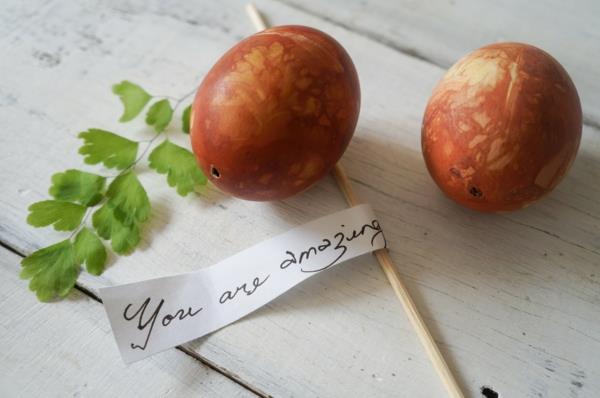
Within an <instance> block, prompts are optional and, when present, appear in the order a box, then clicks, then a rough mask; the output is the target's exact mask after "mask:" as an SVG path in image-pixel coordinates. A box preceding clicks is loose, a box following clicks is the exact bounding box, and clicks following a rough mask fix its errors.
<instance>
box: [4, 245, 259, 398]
mask: <svg viewBox="0 0 600 398" xmlns="http://www.w3.org/2000/svg"><path fill="white" fill-rule="evenodd" d="M20 260H21V257H19V256H17V255H15V254H14V253H11V252H9V251H8V250H6V249H5V248H2V247H0V281H1V282H0V283H1V287H2V288H1V289H0V315H1V317H2V322H1V324H0V329H1V330H2V332H1V333H0V396H3V397H65V396H73V397H92V396H93V397H115V396H143V397H167V396H182V395H186V394H194V395H206V396H210V397H255V396H256V395H254V394H252V393H251V392H250V391H248V390H246V389H244V388H242V387H241V386H240V385H238V384H236V383H234V382H233V381H231V380H229V379H228V378H226V377H225V376H223V375H221V374H219V373H217V372H215V371H214V370H212V369H210V368H208V367H206V366H205V365H203V364H201V363H200V362H198V361H197V360H195V359H193V358H191V357H189V356H187V355H186V354H184V353H182V352H181V351H176V350H170V351H167V352H164V353H161V354H158V355H156V356H154V357H152V358H151V359H150V360H148V361H143V362H137V363H135V364H133V365H129V366H126V365H125V364H124V363H123V362H122V361H121V359H120V357H119V353H118V352H117V351H116V350H115V343H114V338H113V336H112V333H111V331H110V326H109V324H108V321H107V319H106V315H105V313H104V309H103V308H102V305H101V304H100V303H98V302H96V301H94V300H92V299H90V298H89V297H87V296H85V295H83V294H82V293H80V292H78V291H75V292H73V294H71V295H70V296H69V298H68V299H66V300H64V301H61V302H60V303H52V304H42V303H39V302H38V301H37V300H36V298H35V296H34V295H32V294H31V293H30V292H29V291H27V289H26V288H25V286H24V285H25V283H24V282H23V281H22V280H20V279H19V277H18V270H19V265H18V264H19V261H20Z"/></svg>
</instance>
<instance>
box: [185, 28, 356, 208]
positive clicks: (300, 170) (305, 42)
mask: <svg viewBox="0 0 600 398" xmlns="http://www.w3.org/2000/svg"><path fill="white" fill-rule="evenodd" d="M359 109H360V88H359V82H358V76H357V73H356V69H355V67H354V65H353V63H352V60H351V59H350V56H349V55H348V54H347V53H346V51H345V50H344V49H343V48H342V46H341V45H340V44H339V43H338V42H336V41H335V40H334V39H333V38H332V37H330V36H329V35H327V34H325V33H323V32H321V31H318V30H316V29H312V28H309V27H305V26H279V27H274V28H271V29H267V30H264V31H262V32H259V33H257V34H254V35H252V36H250V37H248V38H246V39H244V40H242V41H241V42H239V43H238V44H237V45H236V46H234V47H233V48H232V49H230V50H229V51H228V52H227V53H226V54H225V55H223V57H222V58H221V59H219V61H218V62H217V63H216V64H215V65H214V66H213V67H212V69H211V70H210V71H209V72H208V74H207V75H206V77H205V78H204V80H203V82H202V84H201V85H200V87H199V89H198V92H197V95H196V98H195V100H194V104H193V107H192V116H191V141H192V148H193V151H194V153H195V155H196V157H197V159H198V162H199V164H200V166H201V168H202V169H203V170H204V172H205V174H206V175H207V176H208V178H209V179H210V180H211V181H212V182H213V183H214V184H215V185H217V186H218V187H219V188H220V189H221V190H223V191H225V192H228V193H230V194H231V195H233V196H236V197H239V198H243V199H249V200H278V199H284V198H287V197H289V196H292V195H294V194H297V193H299V192H301V191H303V190H305V189H307V188H308V187H310V186H311V185H312V184H314V183H315V182H316V181H318V180H319V179H321V178H322V177H323V176H325V175H326V174H327V172H329V171H330V170H331V168H332V167H333V166H334V165H335V163H336V162H337V161H338V160H339V159H340V157H341V156H342V154H343V153H344V150H345V149H346V147H347V145H348V143H349V142H350V139H351V138H352V135H353V133H354V129H355V127H356V122H357V119H358V114H359Z"/></svg>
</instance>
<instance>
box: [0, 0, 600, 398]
mask: <svg viewBox="0 0 600 398" xmlns="http://www.w3.org/2000/svg"><path fill="white" fill-rule="evenodd" d="M243 6H244V3H243V2H241V1H238V2H219V3H216V2H214V3H212V2H210V3H209V2H206V3H199V4H195V3H194V4H192V3H188V2H183V1H181V2H173V3H169V6H168V7H167V6H165V5H161V3H160V2H139V1H130V2H125V3H122V2H114V3H108V5H107V3H102V4H98V3H85V5H83V4H81V5H77V4H75V3H72V4H65V3H62V2H59V1H49V2H47V3H33V4H27V3H20V2H18V3H17V2H14V4H13V5H10V3H8V4H7V3H3V5H2V7H3V8H4V12H2V13H0V15H1V18H2V23H0V26H2V29H3V32H2V33H3V35H2V38H1V39H0V49H1V50H2V51H3V57H4V58H3V62H2V63H0V73H1V75H2V76H4V78H3V80H2V82H1V84H0V104H1V106H0V119H1V120H3V122H4V132H3V133H2V134H1V135H0V159H2V168H1V170H0V192H2V195H1V196H0V239H1V240H2V241H3V242H5V243H6V244H8V245H11V246H12V247H15V248H17V249H18V250H20V251H22V252H24V253H30V252H31V251H32V250H34V249H35V248H38V247H40V246H42V245H45V244H48V243H51V242H54V241H56V240H57V239H59V237H62V236H63V235H62V234H58V233H55V232H52V231H50V230H48V229H32V228H31V227H29V226H27V225H26V224H25V221H24V220H25V217H26V214H27V211H26V209H27V206H28V205H29V204H30V203H32V202H34V201H37V200H40V199H42V198H45V197H46V196H47V194H46V190H47V187H48V185H49V179H50V176H51V175H52V174H53V173H54V172H56V171H62V170H64V169H67V168H72V167H82V166H81V165H82V161H81V159H80V158H79V157H78V155H77V154H76V152H77V148H78V147H79V145H80V142H78V140H77V139H76V138H75V137H76V133H77V132H79V131H81V130H83V129H86V128H88V127H100V128H105V129H112V130H114V131H115V132H119V133H124V134H127V135H130V136H132V137H137V138H148V137H150V134H151V132H150V131H149V130H147V129H145V128H144V127H143V126H142V124H141V123H140V122H133V123H131V124H124V125H122V124H118V123H117V122H116V120H117V118H118V116H119V114H120V104H119V102H118V99H117V98H116V97H114V96H112V95H111V94H110V90H109V87H110V85H111V84H113V83H115V82H117V81H119V80H121V79H124V78H127V79H130V80H132V81H136V82H139V83H140V84H142V85H143V86H144V87H146V88H147V89H148V90H149V91H150V92H153V93H156V94H169V95H173V96H179V95H182V94H184V93H186V92H188V91H189V88H190V86H193V85H196V84H197V83H198V82H199V79H200V78H201V76H202V75H203V74H204V73H205V72H206V71H207V70H208V69H209V68H210V66H212V64H213V63H214V62H215V61H216V60H217V59H218V57H219V56H220V55H221V54H222V53H223V52H224V51H225V50H227V49H228V48H229V47H230V46H232V45H233V44H235V42H236V41H238V40H239V39H240V38H241V37H243V36H245V35H248V34H250V33H251V32H252V31H253V28H252V26H251V24H250V22H249V21H248V20H247V17H246V15H245V13H244V11H243ZM258 6H259V8H260V9H261V10H262V11H263V12H264V13H265V14H266V16H267V17H268V19H269V21H270V23H271V24H288V23H301V24H307V25H311V26H314V27H316V28H319V29H322V30H324V31H326V32H327V33H329V34H331V35H333V36H334V37H336V39H338V40H339V41H340V43H341V44H342V45H343V46H344V47H345V48H346V49H347V50H348V52H349V53H350V54H351V56H352V57H353V59H354V61H355V64H356V66H357V70H358V72H359V76H360V79H361V86H362V94H363V105H362V111H361V117H360V120H359V127H358V129H357V132H356V135H355V138H354V139H353V142H352V143H351V145H350V147H349V149H348V151H347V152H346V154H345V155H344V157H343V160H342V163H343V164H344V166H345V168H346V170H347V172H348V174H349V175H350V178H351V179H352V180H353V184H354V186H355V189H356V190H357V194H358V196H359V197H360V198H361V199H363V200H365V201H367V202H369V203H370V204H371V205H372V206H373V207H374V208H375V210H376V212H377V213H378V214H379V215H380V218H381V221H382V225H383V227H384V230H385V231H386V237H387V239H388V241H389V242H390V246H391V255H392V258H393V260H394V262H395V263H396V264H397V265H398V267H399V269H400V272H401V274H402V275H403V277H404V279H405V281H406V283H407V285H408V289H409V290H410V292H411V295H412V296H413V298H414V299H415V301H416V304H417V306H418V308H419V309H420V310H421V312H422V314H423V316H424V317H425V320H426V322H427V324H428V325H429V326H430V328H431V331H432V333H433V335H434V338H435V339H436V340H437V342H438V344H440V347H441V349H442V351H443V353H444V356H445V357H446V358H447V359H448V360H449V362H450V365H451V366H452V368H453V369H456V371H457V376H458V378H459V381H460V382H461V383H462V384H463V386H464V388H465V390H466V392H468V393H469V394H468V395H471V396H478V391H479V388H480V387H481V386H482V385H484V384H485V385H490V386H492V387H493V388H494V389H496V390H497V391H499V392H500V393H501V394H502V396H504V397H539V396H544V397H565V396H566V397H570V396H574V397H593V396H594V395H595V394H596V392H597V391H599V390H600V373H599V372H600V370H599V369H600V366H599V363H598V358H600V309H599V308H600V306H599V304H600V293H599V292H600V266H599V264H600V239H599V234H598V231H599V230H600V229H599V227H600V187H598V184H597V181H598V180H599V178H600V134H599V132H598V130H595V129H594V128H592V127H586V128H585V129H584V133H583V140H582V146H581V149H580V153H579V155H578V158H577V159H576V161H575V163H574V165H573V168H572V170H571V172H570V174H569V175H568V176H567V178H566V179H565V181H564V182H563V183H562V184H561V185H560V186H559V187H558V189H557V190H556V191H555V192H554V193H553V194H551V195H550V196H549V197H548V198H546V199H545V200H544V201H542V202H540V203H539V204H537V205H536V206H533V207H531V208H528V209H526V210H524V211H520V212H518V213H514V214H510V215H481V214H476V213H473V212H470V211H467V210H464V209H462V208H459V207H457V206H456V205H454V204H453V203H452V202H450V201H449V200H447V199H445V198H444V197H443V196H442V194H441V193H440V192H439V191H438V189H437V188H436V187H435V184H434V183H433V181H431V179H430V177H429V175H428V174H427V171H426V169H425V166H424V164H423V161H422V157H421V153H420V123H421V117H422V112H423V110H424V107H425V103H426V101H427V98H428V96H429V94H430V92H431V90H432V88H433V86H434V85H435V83H436V82H437V80H438V79H439V78H440V77H441V76H442V74H443V72H444V71H443V69H442V68H440V67H438V66H436V65H433V64H431V63H429V62H425V61H423V60H420V59H417V58H415V57H411V56H408V55H407V54H404V53H402V52H398V51H397V50H395V49H394V48H392V47H390V46H389V45H383V44H381V43H378V42H376V41H374V40H372V39H371V38H369V37H365V36H364V35H361V34H357V33H354V32H351V31H349V30H348V29H346V28H343V27H340V26H336V25H334V24H331V23H329V22H327V21H325V20H324V19H323V18H320V17H314V16H311V15H309V14H306V13H303V12H300V11H298V10H296V9H294V8H291V7H289V6H286V5H283V4H281V3H278V2H272V1H260V2H258ZM175 130H176V128H175V127H174V128H173V129H172V132H169V134H170V136H171V137H173V139H175V140H176V141H178V142H180V143H182V144H183V145H188V144H187V142H186V139H187V137H185V136H183V135H181V134H179V133H178V132H177V131H175ZM87 169H90V168H87ZM110 173H111V172H110V171H107V174H110ZM140 173H141V176H140V178H141V180H142V181H143V183H144V184H145V186H146V187H147V190H148V192H149V195H150V198H151V201H152V205H153V216H152V219H151V221H150V222H149V225H147V226H146V228H145V230H144V234H143V242H142V245H141V250H139V251H136V252H135V254H133V255H132V256H129V257H119V258H116V257H112V258H111V259H110V261H111V266H110V267H109V269H108V270H107V271H106V273H105V274H104V275H103V276H102V277H98V278H97V277H91V276H89V275H87V274H85V273H83V274H82V275H81V276H80V279H79V283H80V284H81V285H82V286H84V287H86V288H88V289H90V290H95V289H97V288H98V287H101V286H107V285H112V284H117V283H124V282H132V281H138V280H142V279H145V278H150V277H156V276H163V275H168V274H173V273H179V272H185V271H191V270H194V269H198V268H200V267H205V266H208V265H210V264H213V263H215V262H216V261H218V260H220V259H223V258H225V257H227V256H229V255H232V254H234V253H236V252H238V251H240V250H242V249H244V248H246V247H248V246H250V245H252V244H254V243H257V242H259V241H261V240H263V239H265V238H267V237H270V236H274V235H276V234H278V233H280V232H283V231H285V230H287V229H289V228H291V227H293V226H295V225H298V224H300V223H302V222H306V221H308V220H311V219H314V218H317V217H319V216H322V215H325V214H328V213H331V212H333V211H335V210H339V209H342V208H344V207H345V204H344V200H343V197H342V195H341V194H340V193H339V191H338V190H337V187H336V186H335V183H334V181H333V178H331V177H328V178H326V179H325V180H323V181H322V182H321V183H319V184H318V185H317V186H316V187H314V188H313V189H311V190H309V191H307V192H306V193H304V194H302V195H300V196H297V197H295V198H292V199H290V200H286V201H284V202H278V203H254V202H244V201H240V200H235V199H232V198H229V197H227V196H225V195H223V194H221V193H219V192H217V191H216V190H214V189H212V188H207V189H206V190H204V191H203V192H201V194H200V195H199V196H196V197H193V196H189V197H187V198H181V197H178V196H177V195H176V193H175V192H174V191H173V190H172V189H171V188H169V187H167V185H166V184H165V181H164V176H159V175H156V174H154V173H153V172H152V171H151V170H148V169H147V168H146V167H145V166H144V167H141V168H140ZM22 286H23V289H25V287H24V284H22ZM27 294H29V293H28V292H27ZM32 300H33V296H32ZM59 305H62V304H57V306H59ZM399 311H401V308H400V306H399V304H398V303H397V300H396V298H395V296H394V293H393V291H392V290H391V289H390V287H389V286H388V283H387V281H386V280H385V276H384V275H383V274H382V273H381V271H380V269H379V267H378V266H377V263H376V261H375V259H374V258H373V257H372V256H363V257H361V258H359V259H355V260H353V261H350V262H348V263H346V264H344V265H341V266H339V267H337V268H334V269H332V270H330V271H328V272H326V273H324V274H321V275H319V276H317V277H315V278H312V279H311V280H308V281H307V282H305V283H303V284H302V285H300V286H298V287H297V288H295V289H293V290H292V291H291V292H289V293H287V294H286V295H284V296H282V297H280V298H278V299H277V300H275V301H274V302H272V303H270V304H269V305H267V306H265V307H263V308H262V309H261V310H259V311H257V312H256V313H254V314H252V315H250V316H249V317H247V318H245V319H243V320H241V321H239V322H237V323H235V324H234V325H231V326H229V327H226V328H224V329H222V330H220V331H218V332H216V333H214V334H212V335H210V336H208V337H206V338H203V339H200V340H197V341H194V342H191V343H190V344H188V345H186V347H187V348H188V349H191V350H194V351H195V352H197V353H198V354H199V355H202V356H203V357H205V358H207V359H208V360H210V361H212V362H214V363H216V364H218V365H219V366H220V367H222V368H223V369H225V370H226V371H228V372H231V373H233V374H235V375H236V377H239V378H240V379H242V380H244V381H246V382H248V383H250V384H251V385H253V386H256V387H257V388H259V389H260V390H262V391H265V392H267V393H269V394H273V395H274V396H317V395H318V396H321V397H336V396H357V397H358V396H370V397H377V396H382V397H383V396H408V397H437V396H443V387H442V385H441V383H440V382H439V381H438V379H437V377H436V375H435V373H434V370H433V369H432V368H431V366H430V364H429V361H428V360H427V358H426V355H425V353H424V352H423V351H422V348H421V346H420V344H419V342H418V340H417V338H416V336H414V334H413V332H412V329H411V327H410V325H409V323H408V320H406V319H403V318H402V317H400V316H398V313H399ZM46 332H47V333H50V331H48V330H46ZM113 355H115V357H116V355H117V351H116V348H114V352H113Z"/></svg>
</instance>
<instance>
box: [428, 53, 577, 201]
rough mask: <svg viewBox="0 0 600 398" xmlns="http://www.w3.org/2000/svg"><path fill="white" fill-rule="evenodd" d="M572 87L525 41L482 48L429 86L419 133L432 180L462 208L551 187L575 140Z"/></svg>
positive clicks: (529, 197) (531, 197) (534, 196)
mask: <svg viewBox="0 0 600 398" xmlns="http://www.w3.org/2000/svg"><path fill="white" fill-rule="evenodd" d="M581 128H582V115H581V104H580V102H579V97H578V95H577V90H576V89H575V86H574V84H573V82H572V81H571V79H570V77H569V75H568V74H567V72H566V71H565V69H564V68H563V67H562V66H561V65H560V64H559V63H558V61H556V60H555V59H554V58H553V57H552V56H550V55H549V54H548V53H546V52H544V51H542V50H540V49H538V48H536V47H533V46H531V45H527V44H521V43H499V44H492V45H489V46H486V47H483V48H480V49H478V50H476V51H474V52H472V53H470V54H468V55H467V56H465V57H464V58H462V59H461V60H459V61H458V62H457V63H456V64H455V65H454V66H452V67H451V68H450V69H449V70H448V72H447V73H446V75H445V76H444V77H443V78H442V80H441V81H440V82H439V83H438V85H437V86H436V87H435V89H434V91H433V94H432V96H431V98H430V100H429V102H428V104H427V108H426V110H425V115H424V118H423V125H422V131H421V143H422V150H423V156H424V158H425V162H426V164H427V168H428V170H429V173H430V174H431V176H432V177H433V179H434V180H435V182H436V183H437V185H438V186H439V187H440V188H441V189H442V190H443V191H444V192H445V193H446V195H448V196H449V197H450V198H452V199H453V200H455V201H456V202H458V203H460V204H461V205H464V206H466V207H469V208H472V209H475V210H480V211H486V212H503V211H512V210H516V209H520V208H523V207H525V206H527V205H529V204H531V203H533V202H535V201H536V200H538V199H540V198H541V197H542V196H544V195H545V194H547V193H549V192H550V191H552V189H554V188H555V187H556V185H557V184H558V183H559V182H560V181H561V180H562V179H563V177H564V176H565V174H566V172H567V170H568V169H569V167H570V166H571V164H572V162H573V160H574V159H575V156H576V154H577V150H578V147H579V142H580V140H581Z"/></svg>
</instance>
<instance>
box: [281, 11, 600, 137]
mask: <svg viewBox="0 0 600 398" xmlns="http://www.w3.org/2000/svg"><path fill="white" fill-rule="evenodd" d="M283 2H284V3H287V4H290V5H293V6H294V7H295V8H297V9H299V10H302V11H305V12H310V13H313V14H316V15H318V16H319V17H321V18H325V19H327V20H328V21H330V22H334V23H336V24H338V25H341V26H343V27H345V28H347V29H350V30H353V31H356V32H359V33H360V34H362V35H366V36H368V37H371V38H372V39H374V40H376V41H378V42H380V43H384V44H385V45H387V46H390V47H392V48H395V49H398V50H400V51H403V52H405V53H407V54H411V55H413V56H416V57H419V58H422V59H426V60H428V61H430V62H432V63H435V64H437V65H439V66H441V67H443V68H448V67H449V66H450V65H452V64H453V63H454V62H456V61H457V60H458V59H459V58H461V57H462V56H463V55H465V54H467V53H468V52H470V51H472V50H474V49H476V48H479V47H481V46H483V45H486V44H489V43H494V42H497V41H520V42H527V43H531V44H533V45H536V46H538V47H540V48H543V49H544V50H546V51H548V52H549V53H550V54H552V55H553V56H554V57H555V58H557V59H558V60H559V61H560V62H561V63H562V64H563V66H564V67H565V68H566V69H567V71H568V72H569V74H570V75H571V78H572V79H573V80H574V82H575V85H576V86H577V89H578V91H579V95H580V97H581V101H582V106H583V110H584V120H585V121H586V122H587V123H589V124H591V125H594V126H596V127H599V126H600V56H599V55H600V28H599V27H598V26H599V24H598V18H599V17H600V3H599V2H598V1H595V0H578V1H560V0H545V1H528V2H522V1H519V0H509V1H501V2H495V1H478V0H451V1H408V2H406V1H375V0H360V1H356V0H355V1H345V0H334V1H326V2H323V1H319V0H308V1H305V0H283ZM373 61H374V62H379V60H373ZM381 61H383V60H381Z"/></svg>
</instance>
